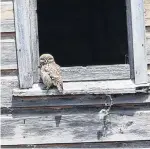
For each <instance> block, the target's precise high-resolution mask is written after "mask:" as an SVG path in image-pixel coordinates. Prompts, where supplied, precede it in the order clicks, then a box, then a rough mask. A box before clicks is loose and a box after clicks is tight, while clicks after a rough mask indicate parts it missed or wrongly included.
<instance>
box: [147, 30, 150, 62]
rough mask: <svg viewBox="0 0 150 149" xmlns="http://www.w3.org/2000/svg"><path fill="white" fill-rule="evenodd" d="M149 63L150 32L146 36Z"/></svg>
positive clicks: (149, 60) (148, 60)
mask: <svg viewBox="0 0 150 149" xmlns="http://www.w3.org/2000/svg"><path fill="white" fill-rule="evenodd" d="M146 50H147V63H148V64H150V33H147V36H146Z"/></svg>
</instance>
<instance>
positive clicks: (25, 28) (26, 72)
mask: <svg viewBox="0 0 150 149" xmlns="http://www.w3.org/2000/svg"><path fill="white" fill-rule="evenodd" d="M14 10H15V11H14V12H15V28H16V47H17V57H18V70H19V85H20V88H30V87H32V85H33V71H32V54H31V48H30V47H31V46H30V42H31V40H30V25H29V24H30V13H29V0H21V1H20V0H14Z"/></svg>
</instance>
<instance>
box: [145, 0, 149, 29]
mask: <svg viewBox="0 0 150 149" xmlns="http://www.w3.org/2000/svg"><path fill="white" fill-rule="evenodd" d="M144 8H145V12H144V14H145V25H146V26H150V2H149V1H148V0H145V5H144Z"/></svg>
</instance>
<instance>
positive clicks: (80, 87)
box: [13, 80, 136, 96]
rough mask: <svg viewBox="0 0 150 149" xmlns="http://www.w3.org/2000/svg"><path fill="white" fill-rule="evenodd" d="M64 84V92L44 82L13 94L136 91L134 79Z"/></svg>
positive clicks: (117, 92)
mask: <svg viewBox="0 0 150 149" xmlns="http://www.w3.org/2000/svg"><path fill="white" fill-rule="evenodd" d="M63 86H64V90H63V93H59V92H58V91H57V90H56V89H50V90H49V91H47V90H44V89H43V84H34V85H33V87H32V88H30V89H13V96H47V95H69V94H70V95H71V94H124V93H136V90H135V89H136V86H135V84H134V83H133V82H132V80H116V81H91V82H64V84H63Z"/></svg>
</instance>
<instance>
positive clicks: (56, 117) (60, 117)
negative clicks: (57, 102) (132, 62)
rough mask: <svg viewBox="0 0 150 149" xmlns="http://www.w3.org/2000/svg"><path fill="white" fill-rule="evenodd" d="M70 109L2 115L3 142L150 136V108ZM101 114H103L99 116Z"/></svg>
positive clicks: (125, 138)
mask: <svg viewBox="0 0 150 149" xmlns="http://www.w3.org/2000/svg"><path fill="white" fill-rule="evenodd" d="M101 110H102V109H101V108H94V109H93V108H85V109H81V110H76V109H72V110H71V111H70V112H69V111H68V110H64V111H61V112H59V111H58V112H55V113H45V114H44V113H43V114H31V113H28V114H16V115H15V114H13V115H11V114H10V115H9V116H6V115H2V120H1V127H2V131H1V133H2V135H1V143H2V145H18V144H52V143H78V142H81V143H83V142H110V141H129V140H130V141H132V140H149V139H150V123H149V121H150V110H149V109H145V110H140V109H136V110H135V109H133V110H132V109H130V110H127V109H126V110H111V111H110V113H109V115H107V116H106V117H105V122H104V117H103V116H102V115H101V113H100V111H101ZM101 116H102V117H101Z"/></svg>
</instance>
